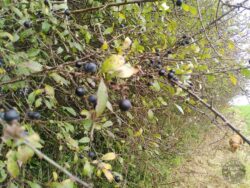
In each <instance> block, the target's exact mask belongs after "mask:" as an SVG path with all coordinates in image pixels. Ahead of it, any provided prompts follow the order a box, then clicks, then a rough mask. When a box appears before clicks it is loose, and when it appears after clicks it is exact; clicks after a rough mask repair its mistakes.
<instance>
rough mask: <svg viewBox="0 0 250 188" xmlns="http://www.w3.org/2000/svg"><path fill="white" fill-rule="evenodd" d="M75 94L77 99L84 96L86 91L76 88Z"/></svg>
mask: <svg viewBox="0 0 250 188" xmlns="http://www.w3.org/2000/svg"><path fill="white" fill-rule="evenodd" d="M75 93H76V95H77V96H78V97H82V96H84V95H85V94H86V90H85V89H84V88H83V87H78V88H76V91H75Z"/></svg>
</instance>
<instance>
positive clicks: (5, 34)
mask: <svg viewBox="0 0 250 188" xmlns="http://www.w3.org/2000/svg"><path fill="white" fill-rule="evenodd" d="M6 37H7V38H9V39H10V40H11V41H13V40H14V37H13V36H12V35H11V34H10V33H8V32H1V31H0V38H6Z"/></svg>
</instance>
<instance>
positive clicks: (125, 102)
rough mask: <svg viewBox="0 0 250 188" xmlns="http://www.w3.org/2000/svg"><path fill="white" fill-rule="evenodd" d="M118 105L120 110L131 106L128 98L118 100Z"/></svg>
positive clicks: (125, 109) (126, 109)
mask: <svg viewBox="0 0 250 188" xmlns="http://www.w3.org/2000/svg"><path fill="white" fill-rule="evenodd" d="M119 107H120V109H121V110H122V111H128V110H129V109H130V108H132V104H131V102H130V100H128V99H123V100H121V101H120V102H119Z"/></svg>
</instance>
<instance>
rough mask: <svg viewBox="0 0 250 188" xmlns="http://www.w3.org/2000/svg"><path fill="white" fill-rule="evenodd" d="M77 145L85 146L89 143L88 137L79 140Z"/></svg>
mask: <svg viewBox="0 0 250 188" xmlns="http://www.w3.org/2000/svg"><path fill="white" fill-rule="evenodd" d="M78 142H79V143H81V144H86V143H89V142H90V138H89V137H83V138H81V139H80V140H78Z"/></svg>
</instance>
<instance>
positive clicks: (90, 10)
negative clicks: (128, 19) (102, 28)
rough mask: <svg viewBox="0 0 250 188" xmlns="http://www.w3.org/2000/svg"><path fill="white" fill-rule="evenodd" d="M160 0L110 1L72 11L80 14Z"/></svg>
mask: <svg viewBox="0 0 250 188" xmlns="http://www.w3.org/2000/svg"><path fill="white" fill-rule="evenodd" d="M156 1H159V0H134V1H125V2H122V3H109V4H105V5H101V6H98V7H91V8H85V9H79V10H73V11H71V12H70V13H71V14H78V13H83V12H92V11H97V10H100V9H102V10H103V9H106V8H110V7H115V6H116V7H117V6H122V5H128V4H135V3H147V2H156Z"/></svg>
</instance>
